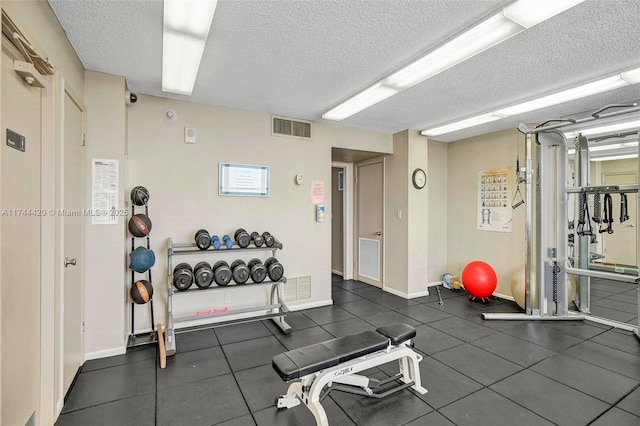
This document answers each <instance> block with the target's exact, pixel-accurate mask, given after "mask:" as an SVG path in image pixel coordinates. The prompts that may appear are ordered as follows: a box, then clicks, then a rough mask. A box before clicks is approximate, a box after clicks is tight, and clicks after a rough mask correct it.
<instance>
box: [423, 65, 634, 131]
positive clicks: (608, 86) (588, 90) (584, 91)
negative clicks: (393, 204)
mask: <svg viewBox="0 0 640 426" xmlns="http://www.w3.org/2000/svg"><path fill="white" fill-rule="evenodd" d="M636 83H640V68H634V69H631V70H627V71H623V72H619V73H617V74H616V75H612V76H608V77H604V78H601V79H599V80H596V81H592V82H589V83H586V84H582V85H580V86H576V87H572V88H570V89H566V90H562V91H560V92H556V93H552V94H549V95H546V96H542V97H540V98H536V99H532V100H530V101H526V102H523V103H520V104H517V105H512V106H509V107H506V108H499V109H496V110H494V111H492V112H487V113H483V114H479V115H476V116H473V117H470V118H465V119H463V120H460V121H455V122H453V123H449V124H446V125H443V126H438V127H433V128H430V129H426V130H423V131H422V132H420V133H421V134H422V135H425V136H439V135H442V134H445V133H450V132H453V131H456V130H462V129H466V128H469V127H473V126H476V125H478V124H481V123H482V122H480V123H475V122H474V119H477V118H480V117H485V120H486V121H484V122H489V121H495V120H499V119H501V118H506V117H509V116H512V115H518V114H523V113H525V112H529V111H534V110H537V109H541V108H546V107H550V106H553V105H558V104H561V103H564V102H569V101H573V100H576V99H581V98H585V97H588V96H592V95H596V94H598V93H603V92H608V91H609V90H614V89H618V88H620V87H624V86H629V85H631V84H636ZM490 116H495V119H494V120H490V119H487V118H486V117H490ZM608 131H609V130H605V131H604V132H601V133H607V132H608ZM592 134H595V133H592ZM569 137H570V136H569V135H567V138H569Z"/></svg>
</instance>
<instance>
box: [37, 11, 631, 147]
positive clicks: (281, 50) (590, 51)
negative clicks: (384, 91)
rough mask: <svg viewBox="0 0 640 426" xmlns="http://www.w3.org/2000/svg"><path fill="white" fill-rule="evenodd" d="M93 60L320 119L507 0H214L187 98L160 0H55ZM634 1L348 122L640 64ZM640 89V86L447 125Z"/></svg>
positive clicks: (440, 117) (198, 92)
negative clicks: (165, 44)
mask: <svg viewBox="0 0 640 426" xmlns="http://www.w3.org/2000/svg"><path fill="white" fill-rule="evenodd" d="M49 3H50V5H51V7H52V9H53V11H54V13H55V14H56V15H57V17H58V19H59V20H60V23H61V24H62V27H63V28H64V29H65V31H66V33H67V36H68V38H69V40H70V41H71V44H72V45H73V46H74V48H75V49H76V51H77V53H78V56H79V57H80V59H81V61H82V63H83V64H84V66H85V68H87V69H89V70H94V71H100V72H105V73H109V74H116V75H122V76H125V77H126V79H127V83H128V85H129V88H130V89H131V90H132V91H135V92H138V93H145V94H150V95H156V96H164V97H169V98H174V99H183V100H191V101H194V102H200V103H205V104H211V105H218V106H223V107H229V108H236V109H241V110H249V111H258V112H264V113H270V114H277V115H283V116H288V117H295V118H301V119H307V120H314V121H322V118H321V115H322V113H323V112H325V111H327V110H328V109H329V108H331V107H333V106H335V105H336V104H338V103H339V102H340V101H342V100H344V99H346V98H348V97H349V96H351V95H353V94H355V93H357V92H358V91H359V90H361V89H363V88H366V87H368V86H369V85H370V84H371V83H374V82H376V81H378V80H380V79H381V78H382V77H384V76H386V75H388V74H389V73H390V72H392V71H394V70H395V69H398V68H400V67H402V66H403V65H405V64H406V63H407V62H408V61H410V60H411V59H413V58H416V57H418V56H420V54H421V53H424V52H426V51H428V50H430V49H431V48H433V47H435V46H437V45H438V44H440V43H443V42H444V41H446V40H447V39H449V38H451V37H452V36H454V35H456V34H457V33H459V32H461V31H463V30H464V29H465V28H467V27H468V26H470V25H472V24H473V23H475V22H477V21H479V20H481V19H483V18H485V17H487V16H488V15H490V14H492V13H493V12H495V11H496V10H498V9H499V8H500V7H502V6H504V5H505V4H507V3H510V1H508V0H475V1H474V0H403V1H400V0H386V1H382V0H343V1H329V0H304V1H302V0H273V1H267V0H259V1H251V0H243V1H230V0H219V2H218V7H217V9H216V14H215V16H214V18H213V23H212V27H211V32H210V33H209V40H208V42H207V46H206V49H205V53H204V56H203V58H202V63H201V67H200V71H199V73H198V78H197V80H196V84H195V87H194V90H193V95H192V96H190V97H187V96H181V95H172V94H166V93H163V92H162V91H161V64H162V11H163V3H162V1H158V0H144V1H143V0H140V1H137V0H125V1H118V0H102V1H97V0H84V1H69V0H49ZM639 19H640V1H638V0H587V1H585V2H584V3H581V4H579V5H577V6H575V7H573V8H571V9H569V10H568V11H566V12H564V13H563V14H561V15H559V16H556V17H554V18H551V19H550V20H548V21H545V22H543V23H541V24H539V25H537V26H535V27H533V28H531V29H529V30H527V31H525V32H523V33H521V34H519V35H517V36H515V37H512V38H511V39H509V40H507V41H505V42H503V43H501V44H499V45H498V46H496V47H494V48H492V49H489V50H487V51H485V52H483V53H481V54H479V55H477V56H475V57H474V58H472V59H470V60H468V61H466V62H463V63H462V64H459V65H457V66H454V67H452V68H450V69H449V70H447V71H445V72H443V73H441V74H439V75H437V76H435V77H433V78H431V79H429V80H427V81H425V82H423V83H421V84H419V85H417V86H414V87H413V88H411V89H408V90H406V91H404V92H402V93H400V94H398V95H396V96H393V97H391V98H389V99H387V100H385V101H383V102H380V103H379V104H377V105H374V106H373V107H371V108H368V109H366V110H364V111H362V112H360V113H358V114H356V115H354V116H352V117H350V118H348V119H346V120H344V121H342V122H341V124H343V125H346V126H350V127H359V128H366V129H371V130H379V131H383V132H388V133H394V132H397V131H401V130H404V129H408V128H409V129H424V128H428V127H433V126H436V125H440V124H446V123H448V122H451V121H455V120H458V119H461V118H467V117H469V116H473V115H476V114H478V113H482V112H487V111H490V110H493V109H495V108H497V107H501V106H507V105H511V104H514V103H517V102H519V101H522V100H527V99H530V98H532V97H536V96H539V95H542V94H546V93H549V92H552V91H555V90H558V89H562V88H567V87H570V86H572V85H574V84H577V83H581V82H584V81H588V80H590V79H593V78H597V77H600V76H602V75H606V74H609V73H612V72H615V71H619V70H621V69H624V68H628V67H632V66H640V25H638V21H639ZM638 98H640V85H635V86H630V87H627V88H623V89H618V90H616V91H612V92H608V93H606V94H602V95H597V96H593V97H590V98H587V99H583V100H579V101H573V102H570V103H567V104H564V105H560V106H556V107H552V108H547V109H544V110H539V111H534V112H531V113H527V114H523V115H521V116H515V117H511V118H508V119H503V120H499V121H496V122H493V123H489V124H485V125H481V126H476V127H473V128H470V129H466V130H462V131H458V132H454V133H450V134H446V135H442V136H439V137H438V138H437V139H439V140H442V141H452V140H457V139H461V138H464V137H470V136H475V135H479V134H484V133H487V132H491V131H495V130H501V129H506V128H510V127H515V126H516V125H517V124H518V123H519V122H521V121H526V122H536V121H542V120H544V119H546V118H549V117H558V116H561V115H567V114H572V113H574V112H577V111H588V110H595V109H597V108H599V107H601V106H603V105H605V104H608V103H617V102H626V101H629V100H633V99H638Z"/></svg>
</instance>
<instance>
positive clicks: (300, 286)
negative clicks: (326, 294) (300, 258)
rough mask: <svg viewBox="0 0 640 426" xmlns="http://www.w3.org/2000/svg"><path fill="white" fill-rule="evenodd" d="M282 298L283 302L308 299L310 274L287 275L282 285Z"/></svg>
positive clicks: (309, 294)
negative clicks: (300, 275) (285, 281)
mask: <svg viewBox="0 0 640 426" xmlns="http://www.w3.org/2000/svg"><path fill="white" fill-rule="evenodd" d="M283 298H284V301H285V302H293V301H294V300H305V299H310V298H311V275H306V276H302V277H287V283H286V284H285V285H284V294H283Z"/></svg>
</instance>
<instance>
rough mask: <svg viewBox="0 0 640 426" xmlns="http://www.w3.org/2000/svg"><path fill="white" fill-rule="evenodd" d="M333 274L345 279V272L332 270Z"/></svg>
mask: <svg viewBox="0 0 640 426" xmlns="http://www.w3.org/2000/svg"><path fill="white" fill-rule="evenodd" d="M331 273H332V274H336V275H340V276H341V277H344V272H342V271H336V270H335V269H332V270H331Z"/></svg>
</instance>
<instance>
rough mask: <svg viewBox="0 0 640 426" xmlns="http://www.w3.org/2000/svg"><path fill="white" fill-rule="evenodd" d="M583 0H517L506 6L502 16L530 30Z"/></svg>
mask: <svg viewBox="0 0 640 426" xmlns="http://www.w3.org/2000/svg"><path fill="white" fill-rule="evenodd" d="M583 1H584V0H561V1H557V0H519V1H517V2H515V3H512V4H510V5H508V6H506V7H505V8H504V9H503V11H504V16H506V17H507V18H509V19H511V20H512V21H514V22H517V23H518V24H520V25H522V26H523V27H525V28H531V27H533V26H534V25H537V24H539V23H540V22H542V21H546V20H547V19H549V18H551V17H553V16H555V15H558V14H560V13H562V12H564V11H565V10H567V9H569V8H572V7H573V6H575V5H577V4H578V3H582V2H583Z"/></svg>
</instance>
